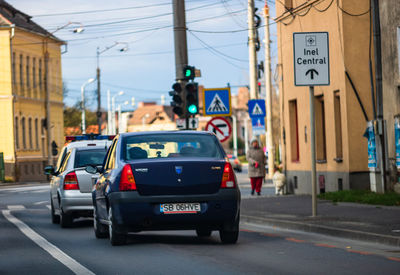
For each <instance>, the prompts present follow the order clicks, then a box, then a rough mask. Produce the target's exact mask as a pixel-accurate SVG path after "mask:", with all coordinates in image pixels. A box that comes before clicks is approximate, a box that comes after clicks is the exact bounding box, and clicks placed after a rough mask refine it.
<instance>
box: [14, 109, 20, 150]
mask: <svg viewBox="0 0 400 275" xmlns="http://www.w3.org/2000/svg"><path fill="white" fill-rule="evenodd" d="M15 147H16V148H17V149H19V121H18V117H16V118H15Z"/></svg>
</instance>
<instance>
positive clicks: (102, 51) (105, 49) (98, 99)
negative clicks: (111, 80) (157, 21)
mask: <svg viewBox="0 0 400 275" xmlns="http://www.w3.org/2000/svg"><path fill="white" fill-rule="evenodd" d="M121 44H123V45H125V47H123V48H121V49H120V50H119V51H120V52H126V51H127V50H128V43H126V42H114V44H112V45H111V46H108V47H105V48H104V49H103V50H101V51H100V48H99V47H97V52H96V59H97V69H96V78H97V124H98V125H99V134H101V94H100V62H99V58H100V55H101V54H102V53H104V52H106V51H108V50H109V49H111V48H114V47H115V46H117V45H121ZM114 124H115V123H114ZM114 126H115V125H114Z"/></svg>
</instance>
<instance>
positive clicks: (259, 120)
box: [251, 117, 265, 136]
mask: <svg viewBox="0 0 400 275" xmlns="http://www.w3.org/2000/svg"><path fill="white" fill-rule="evenodd" d="M251 129H252V132H253V135H254V136H259V135H263V134H265V119H264V118H263V117H255V118H254V117H253V118H251Z"/></svg>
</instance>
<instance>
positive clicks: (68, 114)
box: [64, 102, 97, 127]
mask: <svg viewBox="0 0 400 275" xmlns="http://www.w3.org/2000/svg"><path fill="white" fill-rule="evenodd" d="M79 105H80V103H79V102H78V103H77V104H76V105H75V106H73V107H67V106H66V107H64V127H80V126H81V122H82V111H81V109H80V108H78V106H79ZM96 123H97V117H96V112H92V111H89V110H86V126H89V125H96Z"/></svg>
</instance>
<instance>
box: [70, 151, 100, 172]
mask: <svg viewBox="0 0 400 275" xmlns="http://www.w3.org/2000/svg"><path fill="white" fill-rule="evenodd" d="M106 153H107V150H106V149H92V150H78V151H76V154H75V165H74V167H75V168H78V167H85V166H87V165H96V166H99V165H102V164H103V160H104V157H105V155H106Z"/></svg>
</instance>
